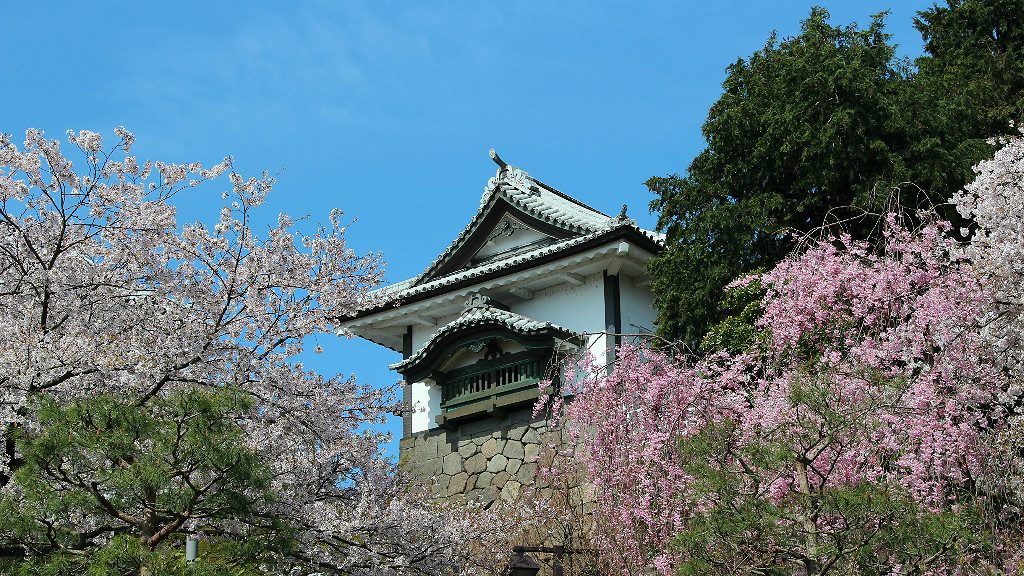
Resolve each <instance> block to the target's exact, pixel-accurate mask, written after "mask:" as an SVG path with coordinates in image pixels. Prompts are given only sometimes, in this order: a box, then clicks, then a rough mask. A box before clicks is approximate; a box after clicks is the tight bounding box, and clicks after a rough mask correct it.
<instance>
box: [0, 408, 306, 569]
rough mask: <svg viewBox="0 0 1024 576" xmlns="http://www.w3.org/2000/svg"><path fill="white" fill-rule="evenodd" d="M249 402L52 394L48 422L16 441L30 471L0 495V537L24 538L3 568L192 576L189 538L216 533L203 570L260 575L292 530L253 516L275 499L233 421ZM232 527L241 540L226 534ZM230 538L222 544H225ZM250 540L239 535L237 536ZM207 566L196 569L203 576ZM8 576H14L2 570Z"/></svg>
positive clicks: (208, 542) (44, 413) (209, 538)
mask: <svg viewBox="0 0 1024 576" xmlns="http://www.w3.org/2000/svg"><path fill="white" fill-rule="evenodd" d="M250 407H251V400H250V399H249V398H248V397H246V396H243V395H241V394H239V393H237V392H236V391H234V390H231V389H229V388H223V389H216V390H211V389H206V390H201V389H192V390H188V391H182V392H177V393H172V394H168V395H166V396H161V397H158V398H154V399H153V400H152V401H151V402H149V403H147V404H146V405H144V406H139V405H137V404H135V403H132V402H127V401H126V400H125V399H124V398H119V397H114V396H111V395H97V396H91V397H88V398H86V399H80V400H75V401H71V402H67V401H65V402H58V401H56V400H54V399H52V398H49V397H46V396H39V397H37V398H36V403H35V404H34V405H33V406H32V407H31V409H32V410H34V411H35V412H36V415H37V416H38V421H39V422H40V424H41V426H40V429H39V430H38V431H35V432H33V433H30V434H24V433H23V434H22V435H21V436H20V437H18V438H17V442H18V448H19V451H20V453H21V454H23V455H24V464H23V465H22V466H20V467H19V469H18V470H17V471H16V473H15V475H14V485H15V486H16V490H12V491H10V492H6V493H5V494H4V495H3V497H0V516H2V517H4V518H5V522H4V523H3V526H2V527H0V542H2V541H6V542H13V543H18V545H20V546H21V547H22V549H23V552H24V553H23V554H22V555H21V556H22V557H21V558H18V555H16V554H14V555H9V556H13V557H14V558H15V559H14V560H11V561H10V563H9V564H8V565H7V566H0V573H6V572H9V573H12V574H24V575H26V576H27V575H39V576H43V575H47V576H60V575H63V574H76V575H77V574H90V575H97V576H99V575H106V574H132V573H138V570H139V569H141V567H143V566H145V567H147V569H148V571H149V573H150V574H153V575H157V574H184V573H183V572H182V571H183V570H184V560H183V558H182V557H181V553H182V552H181V551H182V550H183V542H184V535H185V533H186V532H187V531H189V530H191V529H192V525H193V523H194V525H195V526H196V527H198V528H200V529H203V528H204V527H211V529H213V530H214V531H213V532H212V533H210V534H208V535H206V536H205V537H204V538H205V541H204V546H205V548H206V551H205V553H204V562H203V564H202V566H203V568H202V571H201V572H197V571H192V572H189V574H204V575H205V574H211V575H213V574H218V575H242V574H255V573H260V572H254V571H253V570H255V568H254V567H255V566H258V564H259V559H260V557H261V555H262V552H264V551H266V550H267V549H269V548H275V549H277V550H278V551H280V550H281V549H284V548H287V546H289V539H288V532H287V530H285V529H284V528H282V527H281V526H279V525H277V524H276V523H275V521H274V519H273V518H266V517H263V516H262V515H259V516H258V515H256V514H255V510H256V505H257V503H258V502H261V501H264V502H265V501H267V500H269V499H271V498H272V496H271V494H270V492H269V486H270V478H269V474H268V471H267V468H266V466H265V464H263V463H262V462H261V461H260V459H259V458H258V456H257V455H256V454H255V452H254V451H252V450H251V449H250V448H248V447H247V445H246V443H245V438H244V436H243V431H242V428H241V427H240V426H239V423H238V422H236V420H235V418H238V417H241V416H240V415H244V414H246V413H247V412H248V410H249V408H250ZM226 520H230V525H232V526H234V527H235V528H234V529H235V533H233V534H226V533H222V532H221V531H220V528H217V527H218V526H220V523H221V521H226ZM221 535H222V536H223V537H221ZM240 536H241V537H240ZM197 570H198V569H197ZM4 571H6V572H4Z"/></svg>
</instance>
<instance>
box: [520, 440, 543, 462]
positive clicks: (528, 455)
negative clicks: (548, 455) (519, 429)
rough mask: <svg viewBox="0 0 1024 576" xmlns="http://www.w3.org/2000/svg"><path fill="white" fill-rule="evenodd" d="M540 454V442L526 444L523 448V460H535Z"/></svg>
mask: <svg viewBox="0 0 1024 576" xmlns="http://www.w3.org/2000/svg"><path fill="white" fill-rule="evenodd" d="M539 456H540V444H527V445H526V446H525V447H524V448H523V460H524V461H525V462H536V461H537V458H538V457H539Z"/></svg>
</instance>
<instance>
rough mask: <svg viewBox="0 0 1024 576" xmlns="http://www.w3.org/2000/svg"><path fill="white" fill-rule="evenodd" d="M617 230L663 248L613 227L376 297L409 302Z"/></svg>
mask: <svg viewBox="0 0 1024 576" xmlns="http://www.w3.org/2000/svg"><path fill="white" fill-rule="evenodd" d="M609 220H610V221H612V222H614V219H611V218H610V219H609ZM617 228H632V229H633V230H635V231H637V232H639V233H640V234H643V235H644V236H646V237H647V238H650V239H651V240H652V241H653V242H656V243H658V244H664V242H665V236H664V234H659V233H657V232H651V231H650V230H644V229H642V228H639V227H637V226H636V225H634V224H632V223H629V222H627V223H624V224H621V225H619V226H613V227H609V228H606V229H603V230H598V231H595V232H592V233H589V234H584V235H581V236H576V237H574V238H568V239H566V240H561V241H558V242H555V243H553V244H548V245H546V246H541V247H539V248H535V249H533V250H529V251H526V252H520V253H517V254H512V255H510V256H508V257H505V258H502V259H500V260H493V261H490V262H488V263H486V264H483V265H480V266H475V267H473V268H466V269H464V270H459V271H458V272H454V273H452V274H448V275H446V276H441V277H439V278H435V279H433V280H430V281H428V282H425V283H423V284H418V285H417V280H419V278H420V277H416V278H410V279H409V280H403V281H401V282H396V283H394V284H390V285H388V286H384V287H382V288H380V289H379V290H377V291H376V295H378V296H380V297H381V298H382V299H383V300H384V301H386V302H390V301H394V300H399V299H402V298H408V297H410V296H415V295H417V294H422V293H425V292H431V291H433V290H436V289H438V288H441V287H443V286H448V285H451V284H455V283H457V282H461V281H463V280H468V279H471V278H477V277H480V276H485V275H487V274H491V273H493V272H497V271H500V270H503V269H505V268H511V267H512V266H515V265H517V264H521V263H523V262H527V261H530V260H534V259H537V258H541V257H543V256H547V255H549V254H553V253H556V252H561V251H563V250H567V249H569V248H572V247H573V246H576V245H579V244H584V243H586V242H588V241H590V240H593V239H595V238H598V237H600V236H602V235H604V234H607V233H609V232H610V231H611V230H615V229H617Z"/></svg>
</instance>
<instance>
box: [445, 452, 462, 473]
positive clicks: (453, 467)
mask: <svg viewBox="0 0 1024 576" xmlns="http://www.w3.org/2000/svg"><path fill="white" fill-rule="evenodd" d="M441 472H444V473H445V474H449V475H452V476H454V475H455V474H458V473H459V472H462V456H459V453H458V452H452V453H451V454H448V455H447V456H445V457H444V460H443V464H442V465H441Z"/></svg>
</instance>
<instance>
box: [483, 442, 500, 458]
mask: <svg viewBox="0 0 1024 576" xmlns="http://www.w3.org/2000/svg"><path fill="white" fill-rule="evenodd" d="M497 453H498V440H497V439H496V438H488V439H487V441H486V442H484V444H483V446H481V447H480V454H482V455H483V457H484V458H491V457H492V456H494V455H495V454H497Z"/></svg>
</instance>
